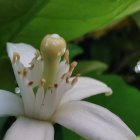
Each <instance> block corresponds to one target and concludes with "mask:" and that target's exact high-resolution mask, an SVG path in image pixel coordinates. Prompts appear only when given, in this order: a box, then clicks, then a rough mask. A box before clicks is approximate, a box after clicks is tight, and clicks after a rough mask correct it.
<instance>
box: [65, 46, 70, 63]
mask: <svg viewBox="0 0 140 140" xmlns="http://www.w3.org/2000/svg"><path fill="white" fill-rule="evenodd" d="M64 59H65V60H66V64H69V50H68V49H67V50H66V52H65V54H64Z"/></svg>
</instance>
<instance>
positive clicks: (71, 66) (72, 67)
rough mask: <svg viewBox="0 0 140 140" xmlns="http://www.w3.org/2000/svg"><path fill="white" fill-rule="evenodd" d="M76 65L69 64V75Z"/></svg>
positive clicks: (75, 63) (74, 63)
mask: <svg viewBox="0 0 140 140" xmlns="http://www.w3.org/2000/svg"><path fill="white" fill-rule="evenodd" d="M77 64H78V63H77V62H76V61H73V62H72V63H71V64H70V68H69V73H70V74H71V73H72V72H73V70H74V68H75V67H76V65H77Z"/></svg>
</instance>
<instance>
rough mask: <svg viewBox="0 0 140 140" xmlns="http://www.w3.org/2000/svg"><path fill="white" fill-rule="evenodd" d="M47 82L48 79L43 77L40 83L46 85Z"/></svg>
mask: <svg viewBox="0 0 140 140" xmlns="http://www.w3.org/2000/svg"><path fill="white" fill-rule="evenodd" d="M45 83H46V80H45V79H44V78H42V79H41V83H40V84H41V86H42V87H44V85H45Z"/></svg>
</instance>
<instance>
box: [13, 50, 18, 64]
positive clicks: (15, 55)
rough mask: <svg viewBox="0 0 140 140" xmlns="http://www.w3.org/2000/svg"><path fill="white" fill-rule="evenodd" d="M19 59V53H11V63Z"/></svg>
mask: <svg viewBox="0 0 140 140" xmlns="http://www.w3.org/2000/svg"><path fill="white" fill-rule="evenodd" d="M19 59H20V55H19V53H17V52H14V54H13V60H12V61H13V63H15V62H16V61H18V60H19Z"/></svg>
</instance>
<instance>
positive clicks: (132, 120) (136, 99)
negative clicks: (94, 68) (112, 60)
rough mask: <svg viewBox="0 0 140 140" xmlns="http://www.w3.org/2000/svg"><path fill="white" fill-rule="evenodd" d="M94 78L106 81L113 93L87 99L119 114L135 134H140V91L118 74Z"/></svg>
mask: <svg viewBox="0 0 140 140" xmlns="http://www.w3.org/2000/svg"><path fill="white" fill-rule="evenodd" d="M94 78H96V79H98V80H101V81H103V82H105V83H106V84H107V85H108V86H110V87H111V88H112V90H113V95H112V96H109V97H106V96H105V95H104V94H102V95H97V96H94V97H92V98H89V99H87V100H88V101H91V102H93V103H97V104H100V105H102V106H104V107H106V108H108V109H109V110H111V111H112V112H114V113H115V114H116V115H118V116H119V117H120V118H121V119H122V120H123V121H124V122H125V123H126V124H127V125H128V126H129V127H130V128H131V129H132V131H134V132H135V134H137V135H138V134H140V125H139V123H138V122H139V121H140V91H139V90H137V89H136V88H134V87H132V86H129V85H127V84H126V83H125V82H124V81H123V79H122V78H121V77H119V76H116V75H104V76H103V75H100V76H99V75H98V76H94Z"/></svg>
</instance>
